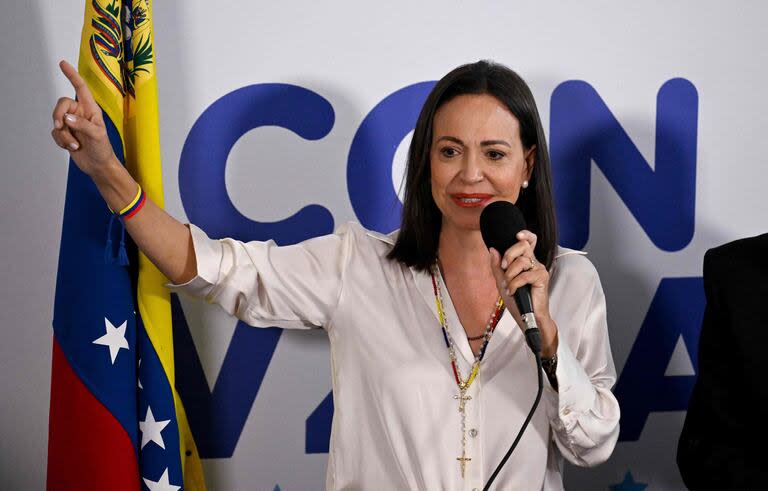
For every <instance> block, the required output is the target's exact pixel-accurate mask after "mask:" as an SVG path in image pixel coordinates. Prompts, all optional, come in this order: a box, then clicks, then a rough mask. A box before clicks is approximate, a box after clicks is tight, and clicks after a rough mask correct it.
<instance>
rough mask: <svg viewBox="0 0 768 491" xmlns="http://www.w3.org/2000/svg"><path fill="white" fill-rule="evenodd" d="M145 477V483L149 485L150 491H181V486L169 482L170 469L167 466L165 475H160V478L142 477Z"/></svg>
mask: <svg viewBox="0 0 768 491" xmlns="http://www.w3.org/2000/svg"><path fill="white" fill-rule="evenodd" d="M142 479H144V484H146V485H147V487H148V488H149V491H179V489H180V488H181V486H174V485H173V484H171V483H169V482H168V469H167V468H166V469H165V471H164V472H163V475H162V476H160V479H158V480H157V481H150V480H149V479H147V478H146V477H144V478H142Z"/></svg>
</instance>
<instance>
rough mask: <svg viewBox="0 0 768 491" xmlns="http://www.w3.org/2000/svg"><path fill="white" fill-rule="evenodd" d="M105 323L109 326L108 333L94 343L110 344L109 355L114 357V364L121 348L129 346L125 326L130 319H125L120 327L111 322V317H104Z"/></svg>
mask: <svg viewBox="0 0 768 491" xmlns="http://www.w3.org/2000/svg"><path fill="white" fill-rule="evenodd" d="M104 325H105V326H106V328H107V333H106V334H105V335H103V336H102V337H100V338H99V339H96V340H95V341H94V342H93V344H100V345H102V346H109V356H110V357H111V358H112V364H113V365H114V364H115V358H117V354H118V353H119V352H120V349H121V348H122V349H130V348H128V340H127V339H125V327H126V326H127V325H128V321H127V320H126V321H123V323H122V324H120V327H115V326H113V325H112V323H111V322H109V319H107V318H106V317H104Z"/></svg>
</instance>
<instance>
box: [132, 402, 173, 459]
mask: <svg viewBox="0 0 768 491" xmlns="http://www.w3.org/2000/svg"><path fill="white" fill-rule="evenodd" d="M170 422H171V420H170V419H167V420H165V421H155V416H154V415H153V414H152V408H151V407H149V406H147V417H146V418H144V421H139V430H141V448H144V445H146V444H147V443H149V442H155V443H157V444H158V445H160V448H162V449H165V442H164V441H163V435H161V434H160V432H161V431H163V428H165V427H166V426H168V423H170Z"/></svg>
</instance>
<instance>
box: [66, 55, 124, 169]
mask: <svg viewBox="0 0 768 491" xmlns="http://www.w3.org/2000/svg"><path fill="white" fill-rule="evenodd" d="M59 67H60V68H61V71H62V72H64V75H66V76H67V78H68V79H69V81H70V82H71V83H72V86H73V87H74V88H75V94H76V95H77V100H73V99H70V98H69V97H62V98H61V99H59V101H58V102H57V103H56V107H55V108H54V109H53V131H52V132H51V135H52V136H53V140H54V141H55V142H56V144H57V145H59V146H60V147H61V148H64V149H66V150H68V151H69V154H70V155H71V156H72V159H73V160H74V161H75V164H77V166H78V167H79V168H80V170H82V171H83V172H85V173H86V174H87V175H89V176H91V177H94V175H95V174H97V173H98V172H99V171H100V170H102V169H104V168H106V167H107V166H108V164H110V163H112V162H113V161H114V160H115V157H114V152H113V151H112V145H111V144H110V142H109V137H108V136H107V129H106V127H105V126H104V119H103V118H102V116H101V108H100V107H99V105H98V104H96V101H95V100H94V98H93V95H91V91H90V90H88V85H87V84H86V83H85V81H84V80H83V79H82V77H81V76H80V74H79V73H77V70H75V67H73V66H72V65H70V64H69V63H67V62H66V61H62V62H61V63H59Z"/></svg>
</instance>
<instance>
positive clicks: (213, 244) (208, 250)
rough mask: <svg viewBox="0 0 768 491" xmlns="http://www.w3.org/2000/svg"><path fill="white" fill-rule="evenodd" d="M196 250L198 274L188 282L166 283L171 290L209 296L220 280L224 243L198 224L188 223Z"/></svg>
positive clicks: (196, 295)
mask: <svg viewBox="0 0 768 491" xmlns="http://www.w3.org/2000/svg"><path fill="white" fill-rule="evenodd" d="M187 226H188V227H189V231H190V232H191V234H192V246H193V249H194V251H195V264H196V267H197V275H196V276H195V277H194V278H192V279H191V280H189V281H187V282H186V283H180V284H175V283H170V282H169V283H166V284H165V286H166V288H168V289H169V290H171V291H181V292H184V293H186V294H188V295H191V296H193V297H200V298H202V297H205V298H206V299H207V298H208V297H209V295H210V293H211V291H212V290H213V287H214V285H215V284H216V282H217V281H218V279H219V278H218V276H219V266H220V265H221V262H222V259H223V257H224V250H223V244H222V243H221V242H219V241H218V240H214V239H211V238H209V237H208V235H206V233H205V232H203V231H202V230H201V229H200V228H199V227H198V226H197V225H194V224H192V223H188V224H187Z"/></svg>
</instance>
